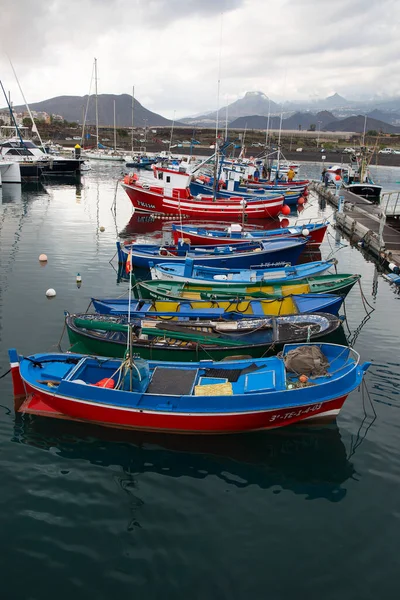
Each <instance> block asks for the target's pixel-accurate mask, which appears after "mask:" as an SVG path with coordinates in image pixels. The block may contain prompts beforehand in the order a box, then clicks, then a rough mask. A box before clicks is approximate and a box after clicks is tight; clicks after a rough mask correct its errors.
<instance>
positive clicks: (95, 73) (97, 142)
mask: <svg viewBox="0 0 400 600" xmlns="http://www.w3.org/2000/svg"><path fill="white" fill-rule="evenodd" d="M94 90H95V92H94V93H95V107H96V144H97V150H98V149H99V107H98V101H97V58H95V59H94Z"/></svg>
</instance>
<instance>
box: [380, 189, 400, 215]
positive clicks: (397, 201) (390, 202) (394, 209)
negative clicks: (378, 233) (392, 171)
mask: <svg viewBox="0 0 400 600" xmlns="http://www.w3.org/2000/svg"><path fill="white" fill-rule="evenodd" d="M380 206H381V208H382V210H383V211H384V213H385V215H386V216H387V217H398V216H400V192H382V194H381V202H380Z"/></svg>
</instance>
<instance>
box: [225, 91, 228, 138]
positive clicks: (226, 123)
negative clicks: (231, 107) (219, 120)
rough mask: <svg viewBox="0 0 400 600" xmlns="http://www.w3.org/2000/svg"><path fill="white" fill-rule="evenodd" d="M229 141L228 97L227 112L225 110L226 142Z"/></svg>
mask: <svg viewBox="0 0 400 600" xmlns="http://www.w3.org/2000/svg"><path fill="white" fill-rule="evenodd" d="M227 139H228V97H226V110H225V141H226V140H227Z"/></svg>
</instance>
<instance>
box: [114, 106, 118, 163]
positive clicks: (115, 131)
mask: <svg viewBox="0 0 400 600" xmlns="http://www.w3.org/2000/svg"><path fill="white" fill-rule="evenodd" d="M116 151H117V129H116V122H115V100H114V152H116Z"/></svg>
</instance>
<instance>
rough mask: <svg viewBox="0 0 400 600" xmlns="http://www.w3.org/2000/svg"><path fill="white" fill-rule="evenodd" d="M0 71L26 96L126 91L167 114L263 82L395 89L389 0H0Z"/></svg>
mask: <svg viewBox="0 0 400 600" xmlns="http://www.w3.org/2000/svg"><path fill="white" fill-rule="evenodd" d="M0 15H1V21H0V22H1V35H0V79H1V80H2V81H3V84H4V86H5V88H6V89H7V90H11V94H12V99H13V101H14V103H15V104H20V103H22V98H21V95H20V93H19V91H18V88H17V86H16V84H15V80H14V76H13V74H12V71H11V68H10V65H9V62H8V58H7V56H6V52H7V53H8V54H9V56H10V58H11V60H12V61H13V64H14V67H15V69H16V72H17V75H18V77H19V79H20V83H21V85H22V88H23V90H24V93H25V96H26V98H27V100H28V102H36V101H40V100H44V99H47V98H51V97H54V96H58V95H84V94H86V93H88V91H89V85H90V80H91V74H92V65H93V58H94V57H96V58H97V59H98V74H99V84H98V85H99V93H115V94H119V93H128V94H129V93H131V90H132V85H135V95H136V97H137V99H138V100H139V101H140V102H141V103H142V104H143V105H144V106H146V107H147V108H149V109H150V110H153V111H155V112H157V113H160V114H163V115H164V116H167V117H173V115H174V111H176V117H177V118H179V117H183V116H187V115H192V114H196V113H199V112H203V111H206V110H213V109H215V108H216V107H217V102H218V94H217V89H218V85H217V81H218V77H219V73H220V80H221V84H220V95H219V104H220V106H221V105H225V104H226V101H228V102H232V101H234V100H236V99H237V98H239V97H241V96H242V95H243V94H244V93H245V92H246V91H256V90H260V91H262V92H264V93H266V94H267V95H269V96H270V97H271V98H272V99H273V100H275V101H282V100H298V99H303V100H310V99H312V100H317V99H318V98H324V97H326V96H328V95H330V94H332V93H334V92H338V93H339V94H341V95H344V96H345V97H347V98H348V99H359V98H366V97H371V96H374V95H381V96H392V95H400V69H399V61H400V52H399V51H400V35H399V33H398V22H399V17H400V3H399V2H398V1H396V0H351V1H350V0H274V1H271V0H46V1H44V0H41V1H37V0H36V1H33V0H13V1H12V2H10V0H0ZM0 105H3V102H1V103H0Z"/></svg>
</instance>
